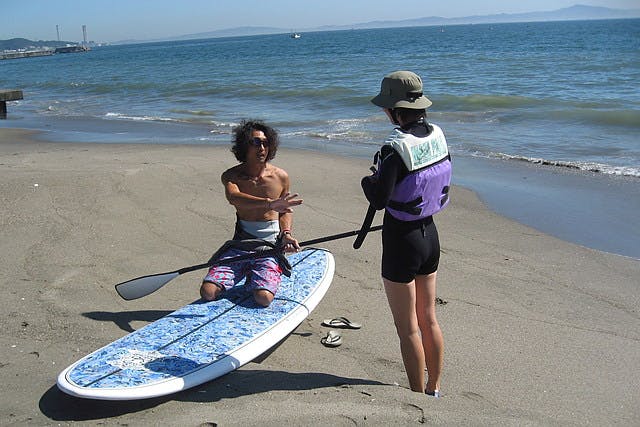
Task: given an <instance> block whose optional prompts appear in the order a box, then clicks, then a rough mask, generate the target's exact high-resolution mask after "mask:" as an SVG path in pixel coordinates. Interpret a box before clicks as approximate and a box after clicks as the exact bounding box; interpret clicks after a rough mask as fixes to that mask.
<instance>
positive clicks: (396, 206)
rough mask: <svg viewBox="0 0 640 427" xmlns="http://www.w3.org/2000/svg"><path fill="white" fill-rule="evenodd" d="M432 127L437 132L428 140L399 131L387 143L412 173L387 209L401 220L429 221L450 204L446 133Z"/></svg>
mask: <svg viewBox="0 0 640 427" xmlns="http://www.w3.org/2000/svg"><path fill="white" fill-rule="evenodd" d="M431 126H432V127H433V131H432V132H431V133H430V134H429V135H428V136H426V137H417V136H414V135H412V134H410V133H405V132H403V131H401V130H400V129H395V130H394V132H393V133H392V134H391V135H390V136H389V138H387V141H385V144H388V145H390V146H391V147H392V148H393V149H394V150H395V151H396V152H397V153H398V154H399V155H400V157H401V158H402V160H403V162H404V164H405V166H406V167H407V169H408V170H409V174H408V175H407V176H406V177H405V178H404V179H403V180H402V181H400V183H398V184H396V187H395V188H394V190H393V193H392V194H391V198H390V200H389V203H387V207H386V210H387V211H388V212H389V213H390V214H391V215H393V216H394V217H395V218H396V219H399V220H401V221H415V220H418V219H423V218H427V217H429V216H431V215H433V214H435V213H437V212H439V211H440V210H442V209H443V208H444V207H445V206H447V204H448V203H449V186H450V184H451V156H450V155H449V149H448V147H447V142H446V139H445V137H444V134H443V133H442V130H441V129H440V128H439V127H438V126H436V125H433V124H432V125H431Z"/></svg>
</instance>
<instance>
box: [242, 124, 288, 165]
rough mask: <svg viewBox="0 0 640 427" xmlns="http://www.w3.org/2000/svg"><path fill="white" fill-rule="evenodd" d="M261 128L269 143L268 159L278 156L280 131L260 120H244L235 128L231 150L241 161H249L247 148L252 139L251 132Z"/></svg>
mask: <svg viewBox="0 0 640 427" xmlns="http://www.w3.org/2000/svg"><path fill="white" fill-rule="evenodd" d="M254 130H259V131H262V133H264V136H266V137H267V142H268V143H269V154H267V161H269V160H273V158H274V157H276V152H277V151H278V145H279V144H280V141H279V139H278V132H276V130H275V129H273V128H272V127H271V126H267V125H265V124H264V123H263V122H262V121H260V120H242V121H241V122H240V124H239V125H238V126H236V127H234V128H233V135H234V137H233V146H232V147H231V152H232V153H233V154H234V155H235V156H236V159H238V161H239V162H242V163H244V162H246V161H247V148H248V147H249V140H250V139H251V132H253V131H254Z"/></svg>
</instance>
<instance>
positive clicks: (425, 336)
mask: <svg viewBox="0 0 640 427" xmlns="http://www.w3.org/2000/svg"><path fill="white" fill-rule="evenodd" d="M436 275H437V273H432V274H429V275H423V276H417V277H416V280H415V283H416V314H417V317H418V325H419V328H420V333H421V334H422V345H423V347H424V355H425V363H426V365H427V373H428V375H429V377H428V381H427V387H426V391H427V392H432V391H434V390H440V374H441V372H442V365H443V360H444V338H443V336H442V330H441V329H440V325H439V324H438V320H437V319H436Z"/></svg>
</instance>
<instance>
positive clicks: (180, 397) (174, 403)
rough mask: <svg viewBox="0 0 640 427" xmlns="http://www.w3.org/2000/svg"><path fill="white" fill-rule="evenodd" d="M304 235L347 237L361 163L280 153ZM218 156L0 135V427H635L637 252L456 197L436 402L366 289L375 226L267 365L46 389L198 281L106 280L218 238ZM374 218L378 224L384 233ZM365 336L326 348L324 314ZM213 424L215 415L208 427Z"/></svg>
mask: <svg viewBox="0 0 640 427" xmlns="http://www.w3.org/2000/svg"><path fill="white" fill-rule="evenodd" d="M274 163H275V164H277V165H279V166H281V167H284V168H285V169H287V170H288V171H289V174H290V176H291V178H292V182H293V187H292V189H293V190H295V191H298V192H300V194H301V195H302V196H303V197H304V200H305V203H304V205H303V206H301V207H300V208H299V209H297V211H296V215H295V224H294V234H295V235H296V237H298V238H299V239H300V240H307V239H311V238H315V237H321V236H325V235H330V234H335V233H339V232H343V231H350V230H354V229H357V228H358V227H359V225H360V222H361V219H362V216H363V215H364V212H365V210H366V202H365V200H364V197H363V196H362V195H361V192H360V186H359V180H360V177H361V176H362V175H363V174H366V173H367V168H368V166H369V165H368V163H367V162H366V161H364V160H358V159H345V158H339V157H332V156H327V155H320V154H318V153H314V152H308V151H293V150H284V149H282V150H281V151H280V152H279V153H278V157H277V159H276V161H275V162H274ZM233 164H235V160H234V159H233V157H232V154H231V153H230V152H229V151H228V149H227V148H224V147H207V146H161V145H109V144H102V145H101V144H66V143H45V142H37V141H35V140H33V137H32V135H30V134H29V133H26V132H24V131H19V130H12V129H0V198H1V203H0V221H1V222H0V301H2V302H1V304H2V311H1V316H2V325H3V328H2V332H1V333H0V380H1V382H2V383H1V385H2V387H1V391H0V425H65V424H71V423H74V424H75V423H77V422H80V423H81V424H87V425H136V426H137V425H154V424H157V425H176V426H178V425H179V426H199V425H203V424H205V425H213V424H217V425H221V426H224V425H243V426H246V425H281V424H285V423H288V424H291V425H331V426H339V425H407V424H418V423H421V422H427V423H435V424H446V425H586V424H589V425H608V424H619V425H639V424H640V409H639V408H640V391H639V390H640V320H639V307H640V302H639V299H640V296H639V295H640V292H639V285H640V261H638V260H633V259H629V258H624V257H620V256H615V255H610V254H606V253H601V252H597V251H594V250H590V249H587V248H583V247H579V246H576V245H573V244H569V243H566V242H563V241H560V240H557V239H555V238H552V237H549V236H546V235H544V234H542V233H540V232H538V231H536V230H533V229H531V228H527V227H524V226H522V225H520V224H517V223H515V222H512V221H509V220H507V219H505V218H503V217H501V216H499V215H496V214H494V213H492V212H490V211H489V210H487V209H486V208H485V207H484V206H483V205H482V203H481V202H479V200H478V199H477V198H476V197H475V195H474V194H473V193H471V192H469V191H467V190H465V189H462V188H454V189H453V191H452V202H451V204H450V207H449V208H447V209H446V210H445V211H444V212H443V213H441V214H439V215H438V217H437V218H436V222H437V224H438V227H439V230H440V235H441V242H442V252H443V256H442V261H441V268H440V272H439V285H438V287H439V291H438V296H439V297H440V298H442V300H444V301H445V302H446V304H443V305H440V306H439V307H438V310H439V311H438V313H439V319H440V322H441V325H442V328H443V331H444V334H445V344H446V353H445V369H444V373H443V378H442V391H443V393H444V397H443V398H442V399H433V398H430V397H426V396H424V395H421V394H418V393H413V392H411V391H410V390H409V389H408V388H407V380H406V376H405V373H404V371H403V366H402V361H401V358H400V351H399V348H398V340H397V338H396V335H395V331H394V327H393V323H392V320H391V315H390V312H389V309H388V307H387V303H386V299H385V296H384V291H383V289H382V285H381V282H380V279H379V259H380V235H379V234H377V233H376V234H371V235H369V236H368V237H367V240H366V241H365V243H364V245H363V247H362V248H361V249H360V250H358V251H355V250H353V249H352V248H351V245H352V243H353V240H352V239H344V240H337V241H334V242H329V243H326V244H325V245H324V246H325V247H327V248H328V249H330V250H332V252H333V253H334V255H335V258H336V274H335V278H334V281H333V284H332V286H331V288H330V289H329V291H328V293H327V295H326V297H325V298H324V300H323V301H322V302H321V303H320V305H319V306H318V307H317V309H316V310H315V311H314V312H313V313H312V314H311V315H310V316H309V317H308V319H307V320H306V321H304V322H303V323H302V324H301V325H300V326H299V327H298V328H297V330H296V331H295V332H294V333H293V334H292V335H291V336H290V337H289V338H288V339H287V340H286V341H285V342H284V343H283V344H282V345H280V346H279V347H278V348H276V349H275V350H274V351H272V352H271V353H270V354H269V355H268V356H267V357H265V358H263V360H261V361H260V363H255V362H254V363H249V364H247V365H245V366H244V367H243V368H241V369H239V370H238V371H235V372H233V373H231V374H229V375H226V376H224V377H223V378H220V379H218V380H215V381H212V382H209V383H206V384H204V385H202V386H200V387H197V388H195V389H192V390H188V391H185V392H182V393H178V394H175V395H172V396H167V397H164V398H158V399H150V400H144V401H134V402H101V401H91V400H82V399H76V398H73V397H70V396H67V395H65V394H63V393H62V392H60V391H58V389H57V387H56V386H55V380H56V376H57V375H58V373H59V372H60V371H61V370H62V369H64V368H65V367H66V366H67V365H69V364H71V363H72V362H74V361H76V360H77V359H79V358H80V357H82V356H84V355H85V354H87V353H89V352H91V351H93V350H95V349H97V348H99V347H101V346H103V345H105V344H107V343H109V342H111V341H113V340H115V339H117V338H119V337H121V336H123V335H124V334H126V333H128V332H130V331H132V330H135V329H138V328H140V327H142V326H143V325H145V324H147V323H148V322H151V321H153V320H156V319H158V318H160V317H161V316H163V315H165V314H168V313H169V312H170V311H172V310H174V309H177V308H179V307H181V306H183V305H184V304H186V303H189V302H191V301H193V300H195V299H196V298H197V292H198V285H199V281H200V277H201V272H195V273H190V274H188V275H184V276H181V277H179V278H178V279H175V280H174V281H172V282H171V283H170V284H168V285H166V286H165V287H164V288H162V289H161V290H160V291H158V292H156V293H154V294H152V295H149V296H147V297H145V298H142V299H139V300H135V301H130V302H126V301H123V300H122V299H120V298H119V297H118V295H117V294H116V293H115V291H114V288H113V285H114V284H115V283H118V282H120V281H124V280H127V279H130V278H133V277H137V276H140V275H144V274H151V273H159V272H163V271H168V270H172V269H177V268H180V267H184V266H188V265H192V264H198V263H200V262H203V261H205V260H206V259H208V256H209V255H210V253H211V252H212V251H213V250H214V249H216V248H217V246H218V245H220V244H221V243H222V242H223V241H224V240H226V239H227V238H229V237H230V234H231V227H232V225H233V220H234V214H233V209H232V208H231V206H230V205H228V204H227V203H226V202H225V201H224V197H223V191H222V190H223V189H222V186H221V184H220V180H219V176H220V173H221V172H222V171H223V170H224V169H226V168H227V167H229V166H231V165H233ZM381 217H382V214H381V213H379V214H378V216H377V221H376V222H380V220H381ZM334 316H346V317H348V318H350V319H352V320H354V321H357V322H360V323H362V324H363V325H364V326H363V328H362V329H360V330H353V331H352V330H348V331H344V332H343V341H344V343H343V344H342V346H340V347H338V348H334V349H330V348H325V347H323V346H322V345H321V344H320V338H321V337H322V336H323V335H324V334H325V333H326V328H324V327H322V326H321V325H320V323H321V321H322V319H325V318H330V317H334ZM206 423H210V424H206Z"/></svg>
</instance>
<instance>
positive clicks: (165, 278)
mask: <svg viewBox="0 0 640 427" xmlns="http://www.w3.org/2000/svg"><path fill="white" fill-rule="evenodd" d="M381 229H382V226H381V225H376V226H375V227H371V228H369V229H368V230H367V232H369V231H378V230H381ZM361 232H362V229H360V230H354V231H347V232H346V233H340V234H334V235H332V236H326V237H319V238H317V239H313V240H307V241H306V242H301V243H300V246H311V245H317V244H318V243H324V242H329V241H331V240H338V239H344V238H345V237H352V236H356V235H358V234H359V233H361ZM281 251H282V249H267V250H264V251H258V252H254V253H250V254H246V255H240V256H237V257H233V258H226V259H222V260H216V261H212V262H207V263H204V264H198V265H192V266H191V267H184V268H181V269H179V270H175V271H170V272H168V273H159V274H151V275H149V276H142V277H138V278H136V279H131V280H128V281H126V282H122V283H118V284H117V285H116V292H118V295H120V296H121V297H122V298H123V299H125V300H127V301H130V300H134V299H138V298H142V297H144V296H147V295H149V294H151V293H153V292H155V291H157V290H158V289H160V288H161V287H163V286H164V285H166V284H167V283H169V282H170V281H171V280H173V279H175V278H176V277H178V276H179V275H181V274H184V273H188V272H190V271H195V270H200V269H202V268H205V267H212V266H214V265H220V264H230V263H232V262H238V261H243V260H247V259H252V258H260V257H267V256H271V255H275V254H277V253H278V252H281Z"/></svg>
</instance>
